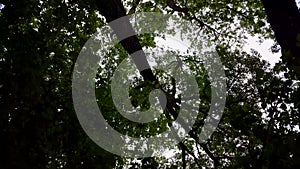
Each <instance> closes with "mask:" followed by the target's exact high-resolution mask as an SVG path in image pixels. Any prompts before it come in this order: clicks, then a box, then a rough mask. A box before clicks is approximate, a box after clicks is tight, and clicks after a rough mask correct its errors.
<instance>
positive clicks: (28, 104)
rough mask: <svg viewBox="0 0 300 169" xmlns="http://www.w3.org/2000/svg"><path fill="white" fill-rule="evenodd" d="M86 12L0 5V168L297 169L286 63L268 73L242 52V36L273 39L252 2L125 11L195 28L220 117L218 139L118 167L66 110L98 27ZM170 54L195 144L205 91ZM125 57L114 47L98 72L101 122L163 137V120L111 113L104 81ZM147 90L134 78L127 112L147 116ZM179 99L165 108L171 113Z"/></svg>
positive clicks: (187, 143)
mask: <svg viewBox="0 0 300 169" xmlns="http://www.w3.org/2000/svg"><path fill="white" fill-rule="evenodd" d="M103 2H104V1H103ZM94 3H95V2H94V1H88V2H85V1H77V0H69V1H58V0H51V1H37V0H28V1H9V0H8V1H5V2H1V4H2V5H3V6H2V7H1V8H0V23H1V34H0V36H1V37H0V39H1V40H0V50H1V52H0V70H1V74H0V77H1V79H0V91H1V92H0V102H1V108H2V111H1V129H2V132H1V136H2V137H1V138H2V139H1V141H2V142H3V145H4V146H3V147H2V149H1V152H3V155H2V157H3V160H2V163H3V164H2V168H14V169H16V168H168V169H172V168H180V167H183V168H184V167H185V168H200V167H206V168H299V166H300V163H299V161H300V160H299V159H300V153H299V152H300V150H299V146H297V145H299V140H300V139H299V122H300V117H299V108H300V101H299V100H300V88H299V85H298V86H297V83H298V81H296V79H295V78H294V77H295V76H294V73H293V71H291V69H289V68H288V67H287V65H286V63H285V62H283V61H280V62H279V63H277V64H276V65H275V66H274V68H271V67H270V66H269V65H268V64H267V62H266V61H264V60H262V58H261V55H260V54H259V53H257V52H256V51H254V50H253V51H252V53H246V52H244V51H242V46H243V42H244V40H245V38H246V37H245V34H246V33H248V34H252V35H254V34H258V35H259V36H260V37H261V38H262V39H263V38H274V36H273V33H272V31H271V28H270V26H269V24H268V23H267V21H266V16H265V13H264V11H263V10H262V4H261V3H259V2H257V1H254V0H250V1H234V0H232V1H226V2H224V1H219V0H213V1H199V0H191V1H178V5H179V6H182V7H186V8H188V9H189V13H190V15H189V16H187V15H185V14H183V13H178V12H174V10H172V9H171V8H170V7H168V5H167V3H166V1H164V0H155V1H147V2H145V1H139V0H134V1H125V2H124V4H125V7H126V8H127V11H129V13H133V12H145V11H153V12H166V13H170V14H173V15H178V16H180V17H181V18H182V19H188V20H191V21H192V22H193V23H194V24H199V29H203V31H205V32H206V34H208V35H210V37H212V39H214V40H216V42H218V44H219V46H218V47H217V51H218V53H219V56H220V57H221V60H222V62H223V64H224V69H225V73H226V78H227V101H226V108H225V111H224V114H223V117H222V120H221V122H220V124H219V126H218V128H217V131H216V132H215V133H214V134H213V135H212V137H211V138H210V139H209V140H208V141H207V142H206V143H204V144H199V143H198V142H197V141H196V139H195V138H193V137H192V136H191V137H187V138H186V139H184V140H183V142H182V143H180V144H178V147H176V148H174V147H170V149H175V152H174V153H173V156H172V157H171V158H165V157H155V158H145V159H126V158H123V157H118V156H116V155H113V154H111V153H109V152H106V151H105V150H103V149H101V148H100V147H98V146H97V145H96V144H95V143H93V142H92V141H91V140H90V139H89V138H88V136H87V135H86V134H85V133H84V131H83V130H82V128H81V127H80V125H79V122H78V120H77V118H76V114H75V111H74V109H73V105H72V96H71V87H72V86H71V76H72V74H71V73H72V70H73V67H74V64H75V61H76V58H77V56H78V54H79V51H80V50H81V48H82V46H83V45H84V43H85V42H86V40H87V39H88V38H89V37H90V36H91V34H93V33H94V32H96V30H97V28H99V27H101V26H103V25H104V24H105V22H104V19H103V16H101V15H100V14H99V11H98V9H97V7H96V5H95V4H94ZM108 12H109V11H108ZM191 16H193V17H195V18H198V20H197V19H192V18H191ZM199 20H201V22H203V23H205V25H203V24H200V23H199ZM154 36H155V35H151V34H146V35H140V36H139V41H140V43H141V45H142V46H143V47H144V48H143V49H146V48H148V49H153V48H155V47H156V43H155V37H154ZM173 54H174V53H173ZM175 54H177V55H178V57H179V58H180V60H181V62H182V65H188V66H189V68H190V69H191V70H192V73H193V75H195V77H196V79H197V83H198V85H199V94H200V97H201V104H200V107H199V116H198V121H197V122H196V124H195V125H194V128H193V130H192V133H194V134H196V135H198V134H200V131H201V127H202V126H203V119H204V117H206V116H207V112H208V110H209V105H210V99H211V98H210V97H211V96H210V87H211V84H210V82H209V79H208V75H207V72H206V71H205V69H204V66H203V64H202V62H201V60H200V59H199V57H198V56H195V55H192V54H190V55H184V56H182V55H180V54H179V53H176V52H175ZM125 57H127V53H126V51H125V50H124V49H123V48H122V46H121V45H120V44H118V45H116V46H115V47H114V48H113V49H112V50H111V51H110V52H109V53H107V55H106V56H104V57H103V58H102V63H101V65H102V66H100V67H99V69H98V74H97V77H96V79H97V81H96V95H97V99H98V104H99V107H100V109H101V110H102V112H105V113H104V116H105V117H106V119H107V121H108V122H109V123H110V124H111V125H112V126H113V127H114V128H115V129H116V130H118V131H119V132H121V133H124V134H128V135H131V136H136V137H138V136H147V137H148V136H150V135H155V134H157V133H160V132H163V131H165V130H167V129H168V123H169V119H168V118H166V117H162V118H161V119H159V120H157V121H155V122H153V123H149V124H135V123H132V122H130V121H129V120H128V119H125V118H124V117H122V116H121V115H120V114H119V113H118V112H117V110H116V108H115V107H114V104H113V101H112V99H111V97H112V96H111V91H110V87H109V84H110V82H111V79H110V77H112V74H113V72H114V71H115V70H116V68H117V66H118V65H119V64H120V63H121V61H122V60H123V59H124V58H125ZM154 73H155V75H156V77H157V78H158V79H159V81H160V82H164V83H163V84H162V86H163V87H164V89H165V90H166V91H168V92H169V93H171V92H172V90H174V89H175V88H176V87H174V84H173V83H172V78H170V77H169V76H168V75H167V74H165V73H164V72H160V71H159V70H155V71H154ZM145 86H146V87H145ZM153 88H157V87H156V86H151V85H148V84H147V83H146V82H143V80H142V78H141V76H138V75H137V76H136V77H135V78H134V80H132V83H131V88H130V95H131V96H132V100H131V102H132V104H133V105H134V106H135V107H137V108H140V109H141V110H146V109H148V107H149V101H148V99H147V98H148V97H145V96H147V95H148V94H149V91H151V90H152V89H153ZM178 98H179V96H178ZM178 98H177V100H173V102H172V103H173V106H174V107H177V108H178V107H180V99H178ZM155 151H159V150H155Z"/></svg>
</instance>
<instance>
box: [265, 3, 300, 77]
mask: <svg viewBox="0 0 300 169" xmlns="http://www.w3.org/2000/svg"><path fill="white" fill-rule="evenodd" d="M262 3H263V5H264V8H265V11H266V14H267V19H268V22H269V23H270V24H271V27H272V29H273V31H274V33H275V37H276V40H277V42H278V43H279V45H280V46H281V50H282V56H283V57H282V59H283V61H284V62H286V63H287V66H288V67H289V68H292V69H294V70H295V71H296V72H297V73H298V75H300V11H299V9H298V7H297V5H296V2H295V0H262Z"/></svg>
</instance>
